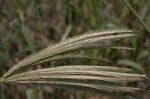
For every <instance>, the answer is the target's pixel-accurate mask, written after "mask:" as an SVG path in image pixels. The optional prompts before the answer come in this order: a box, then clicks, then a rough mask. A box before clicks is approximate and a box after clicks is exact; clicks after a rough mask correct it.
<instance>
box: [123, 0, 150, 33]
mask: <svg viewBox="0 0 150 99" xmlns="http://www.w3.org/2000/svg"><path fill="white" fill-rule="evenodd" d="M123 1H124V3H125V5H126V6H127V7H128V8H129V9H130V11H131V12H132V13H133V14H134V15H135V16H136V18H137V19H138V21H139V22H140V23H141V24H142V25H143V27H144V28H145V29H146V31H147V32H148V33H149V34H150V29H149V27H148V26H147V24H146V23H145V22H144V20H143V19H142V18H141V17H140V16H139V14H138V13H137V12H136V11H135V9H134V8H133V7H132V6H131V5H130V3H129V2H128V1H127V0H123Z"/></svg>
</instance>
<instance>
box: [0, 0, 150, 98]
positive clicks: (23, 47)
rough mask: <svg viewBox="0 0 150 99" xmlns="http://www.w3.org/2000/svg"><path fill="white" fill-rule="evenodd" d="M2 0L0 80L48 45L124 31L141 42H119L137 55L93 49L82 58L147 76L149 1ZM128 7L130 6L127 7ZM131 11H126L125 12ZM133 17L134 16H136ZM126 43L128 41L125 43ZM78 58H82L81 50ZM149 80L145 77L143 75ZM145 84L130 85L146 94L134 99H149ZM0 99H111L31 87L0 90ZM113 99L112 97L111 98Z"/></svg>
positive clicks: (149, 63) (149, 90) (149, 70)
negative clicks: (107, 31)
mask: <svg viewBox="0 0 150 99" xmlns="http://www.w3.org/2000/svg"><path fill="white" fill-rule="evenodd" d="M4 1H5V0H1V1H0V2H1V5H0V9H1V12H0V77H1V76H2V75H3V74H4V73H5V72H6V71H7V70H8V69H9V68H11V67H12V66H13V64H16V63H17V62H19V61H20V60H22V59H23V58H24V57H26V56H28V55H30V54H31V53H34V52H36V51H39V50H41V49H43V48H45V47H47V46H50V45H52V44H55V43H57V42H59V41H64V40H65V39H66V38H69V37H72V36H74V35H80V34H82V33H84V32H86V31H89V30H95V29H100V30H101V29H109V28H113V29H117V28H129V29H133V30H137V31H139V32H140V33H139V35H140V37H137V38H134V39H131V40H127V39H123V40H122V41H118V42H117V44H120V45H123V44H124V45H127V46H130V47H133V48H136V49H138V50H137V51H135V50H134V51H128V50H112V49H94V50H89V51H86V54H89V55H93V57H97V58H106V59H109V60H112V61H113V62H114V63H113V64H111V65H114V64H118V66H123V67H126V66H127V67H129V68H133V69H135V71H137V72H139V73H143V72H144V73H146V74H147V75H149V73H150V67H149V66H150V1H149V0H6V1H5V2H4ZM130 5H131V6H130ZM129 6H130V7H129ZM134 10H135V11H136V12H135V11H134ZM129 41H130V42H129ZM81 53H85V52H84V51H81ZM52 64H58V65H67V64H94V65H108V64H106V63H100V62H95V61H84V60H78V61H75V60H64V61H62V62H61V63H57V62H55V63H50V64H45V65H43V66H42V67H46V66H47V65H52ZM148 77H149V76H148ZM149 83H150V82H149V80H147V81H143V82H140V83H135V86H139V87H141V88H144V89H146V90H145V91H144V92H142V93H139V94H138V95H137V98H139V99H149V97H150V84H149ZM0 91H1V92H0V99H113V97H111V96H105V95H101V94H98V93H90V92H83V91H72V90H64V89H54V88H51V87H47V86H35V85H28V86H27V85H26V86H25V85H20V86H13V85H6V84H1V85H0ZM114 99H116V98H114Z"/></svg>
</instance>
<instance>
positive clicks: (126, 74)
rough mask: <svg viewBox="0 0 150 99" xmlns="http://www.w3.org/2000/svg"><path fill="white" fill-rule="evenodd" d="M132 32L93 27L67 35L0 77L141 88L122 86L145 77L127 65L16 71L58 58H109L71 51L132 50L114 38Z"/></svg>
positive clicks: (96, 87) (27, 81) (93, 87)
mask: <svg viewBox="0 0 150 99" xmlns="http://www.w3.org/2000/svg"><path fill="white" fill-rule="evenodd" d="M133 33H135V31H132V30H126V29H118V30H106V31H99V30H96V31H92V32H87V33H85V34H82V35H80V36H75V37H72V38H69V39H67V40H66V41H64V42H60V43H58V44H55V45H53V46H49V47H47V48H46V49H43V50H41V51H39V52H37V53H35V54H33V55H30V56H29V57H27V58H25V59H23V60H22V61H20V62H19V63H18V64H16V65H15V66H14V67H12V68H11V69H10V70H9V71H8V72H6V73H5V74H4V75H3V77H2V79H1V81H3V82H5V83H9V84H44V85H51V86H54V87H60V88H75V89H83V90H89V89H91V90H93V91H94V92H100V91H101V92H103V91H104V92H108V93H110V92H134V91H139V90H141V89H140V88H135V87H125V86H123V83H124V82H133V81H141V80H143V79H144V78H145V75H144V74H135V73H134V72H133V71H132V70H131V69H129V68H119V67H111V66H92V65H91V66H90V65H70V66H59V67H50V68H47V69H38V70H34V71H27V72H23V73H20V72H19V73H18V71H20V70H25V69H28V68H31V67H33V66H37V65H39V64H42V63H46V62H51V61H56V60H57V61H58V60H61V59H90V60H97V61H104V62H109V61H108V60H106V59H95V58H91V57H90V56H80V55H77V54H70V53H71V52H74V51H80V50H86V49H94V48H114V49H128V50H132V49H133V48H130V47H124V46H116V45H115V43H113V41H116V40H119V39H122V38H127V37H133V36H136V35H135V34H133ZM106 41H107V42H106ZM108 41H111V42H108ZM108 83H109V84H108ZM110 83H111V84H110ZM120 84H121V85H120Z"/></svg>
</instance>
